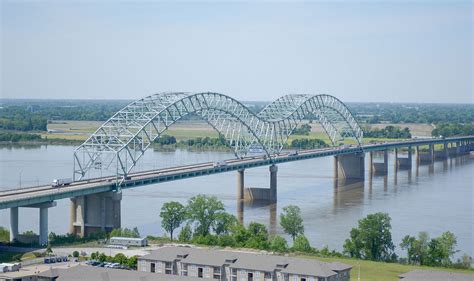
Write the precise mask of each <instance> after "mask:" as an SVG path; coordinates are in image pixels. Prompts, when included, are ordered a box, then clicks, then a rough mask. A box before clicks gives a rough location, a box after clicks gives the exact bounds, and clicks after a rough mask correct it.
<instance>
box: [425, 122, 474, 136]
mask: <svg viewBox="0 0 474 281" xmlns="http://www.w3.org/2000/svg"><path fill="white" fill-rule="evenodd" d="M431 135H432V136H433V137H439V136H443V137H454V136H469V135H474V124H459V123H458V124H453V123H441V124H438V125H436V128H435V129H433V131H431Z"/></svg>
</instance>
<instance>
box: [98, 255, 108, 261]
mask: <svg viewBox="0 0 474 281" xmlns="http://www.w3.org/2000/svg"><path fill="white" fill-rule="evenodd" d="M97 259H98V260H99V261H100V262H105V261H106V260H107V256H106V255H105V254H104V253H100V254H99V256H98V257H97Z"/></svg>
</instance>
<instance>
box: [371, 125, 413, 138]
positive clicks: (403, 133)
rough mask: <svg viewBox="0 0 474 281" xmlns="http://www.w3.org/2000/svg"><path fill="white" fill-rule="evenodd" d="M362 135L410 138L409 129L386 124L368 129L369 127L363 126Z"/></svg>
mask: <svg viewBox="0 0 474 281" xmlns="http://www.w3.org/2000/svg"><path fill="white" fill-rule="evenodd" d="M363 130H364V137H368V138H387V139H410V138H411V132H410V129H409V128H407V127H405V128H403V129H400V128H399V127H395V126H386V127H385V128H382V129H378V128H375V129H370V128H369V127H363Z"/></svg>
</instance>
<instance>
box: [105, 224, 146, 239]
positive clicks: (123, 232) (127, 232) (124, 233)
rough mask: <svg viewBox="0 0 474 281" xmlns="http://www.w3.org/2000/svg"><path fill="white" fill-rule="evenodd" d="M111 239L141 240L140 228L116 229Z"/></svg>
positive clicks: (111, 234)
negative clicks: (127, 238)
mask: <svg viewBox="0 0 474 281" xmlns="http://www.w3.org/2000/svg"><path fill="white" fill-rule="evenodd" d="M109 237H130V238H140V232H138V228H136V227H135V228H133V229H129V228H114V229H113V230H112V231H111V232H110V234H109Z"/></svg>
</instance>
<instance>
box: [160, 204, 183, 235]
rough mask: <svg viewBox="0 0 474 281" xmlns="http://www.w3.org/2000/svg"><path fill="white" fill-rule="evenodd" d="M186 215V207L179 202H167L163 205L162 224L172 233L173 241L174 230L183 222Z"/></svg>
mask: <svg viewBox="0 0 474 281" xmlns="http://www.w3.org/2000/svg"><path fill="white" fill-rule="evenodd" d="M185 216H186V209H185V208H184V206H183V205H182V204H181V203H179V202H175V201H171V202H166V203H164V204H163V206H162V207H161V212H160V217H161V226H162V227H163V228H164V229H165V230H166V232H168V233H169V234H170V239H171V241H173V232H174V230H175V229H176V228H178V227H179V226H180V225H181V223H183V221H184V219H185Z"/></svg>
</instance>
